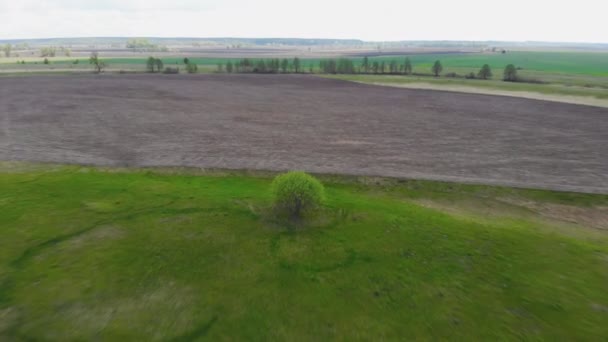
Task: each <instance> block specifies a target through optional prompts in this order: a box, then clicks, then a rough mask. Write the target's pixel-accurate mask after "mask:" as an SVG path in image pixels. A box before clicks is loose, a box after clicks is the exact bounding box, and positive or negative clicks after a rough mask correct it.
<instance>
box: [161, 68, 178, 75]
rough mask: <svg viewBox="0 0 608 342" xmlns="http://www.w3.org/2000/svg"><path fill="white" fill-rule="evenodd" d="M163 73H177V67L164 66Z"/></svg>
mask: <svg viewBox="0 0 608 342" xmlns="http://www.w3.org/2000/svg"><path fill="white" fill-rule="evenodd" d="M163 73H164V74H179V68H172V67H166V68H165V71H163Z"/></svg>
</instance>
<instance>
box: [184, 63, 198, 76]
mask: <svg viewBox="0 0 608 342" xmlns="http://www.w3.org/2000/svg"><path fill="white" fill-rule="evenodd" d="M186 71H188V73H189V74H196V73H197V72H198V66H197V65H196V64H194V63H188V64H186Z"/></svg>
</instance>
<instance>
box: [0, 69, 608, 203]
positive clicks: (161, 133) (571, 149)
mask: <svg viewBox="0 0 608 342" xmlns="http://www.w3.org/2000/svg"><path fill="white" fill-rule="evenodd" d="M0 91H1V94H2V98H1V99H0V102H2V103H0V115H1V118H0V123H2V125H3V127H2V129H0V159H1V160H24V161H46V162H57V163H84V164H96V165H109V166H177V165H181V166H194V167H204V168H235V169H240V168H248V169H269V170H287V169H304V170H307V171H311V172H322V173H347V174H362V175H382V176H392V177H407V178H423V179H438V180H449V181H458V182H473V183H485V184H500V185H511V186H521V187H535V188H550V189H558V190H572V191H581V192H602V193H608V152H607V149H606V146H608V133H607V132H608V116H607V114H608V110H607V109H605V108H599V107H590V106H577V105H571V104H563V103H556V102H545V101H536V100H529V99H521V98H512V97H504V96H488V95H477V94H462V93H456V92H441V91H431V90H413V89H400V88H389V87H378V86H372V85H363V84H357V83H352V82H344V81H339V80H331V79H323V78H316V77H310V76H298V75H101V76H99V75H75V76H38V77H4V78H0ZM7 127H8V129H7Z"/></svg>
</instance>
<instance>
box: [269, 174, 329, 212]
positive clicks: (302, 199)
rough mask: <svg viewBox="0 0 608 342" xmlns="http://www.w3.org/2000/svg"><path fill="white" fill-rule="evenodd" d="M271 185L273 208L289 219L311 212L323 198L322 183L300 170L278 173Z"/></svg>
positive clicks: (318, 205)
mask: <svg viewBox="0 0 608 342" xmlns="http://www.w3.org/2000/svg"><path fill="white" fill-rule="evenodd" d="M271 187H272V195H273V198H274V206H275V209H276V210H277V211H278V212H280V213H283V214H287V215H288V216H289V217H290V218H291V219H299V218H301V217H302V216H303V215H304V214H307V213H310V212H312V211H313V210H315V209H317V208H318V207H320V206H321V205H322V203H323V201H324V199H325V190H324V188H323V184H321V182H319V181H318V180H317V179H316V178H314V177H312V176H310V175H308V174H306V173H304V172H301V171H291V172H287V173H284V174H281V175H278V176H277V177H276V178H275V179H274V180H273V181H272V185H271Z"/></svg>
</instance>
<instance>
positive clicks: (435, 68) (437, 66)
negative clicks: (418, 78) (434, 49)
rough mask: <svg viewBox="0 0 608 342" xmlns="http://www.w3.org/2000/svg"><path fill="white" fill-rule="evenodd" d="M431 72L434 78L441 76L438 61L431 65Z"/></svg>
mask: <svg viewBox="0 0 608 342" xmlns="http://www.w3.org/2000/svg"><path fill="white" fill-rule="evenodd" d="M432 71H433V74H434V75H435V77H439V74H441V72H442V71H443V66H442V65H441V62H440V61H438V60H437V61H435V64H433V68H432Z"/></svg>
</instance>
